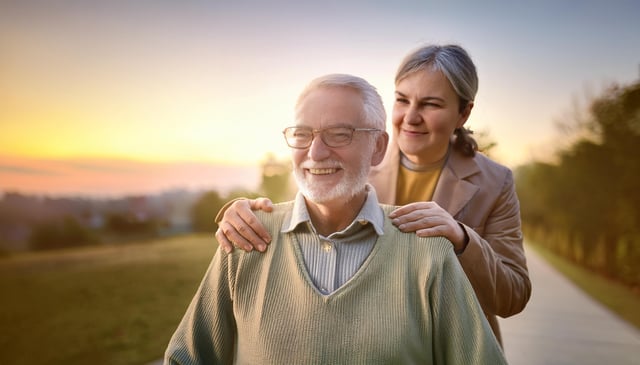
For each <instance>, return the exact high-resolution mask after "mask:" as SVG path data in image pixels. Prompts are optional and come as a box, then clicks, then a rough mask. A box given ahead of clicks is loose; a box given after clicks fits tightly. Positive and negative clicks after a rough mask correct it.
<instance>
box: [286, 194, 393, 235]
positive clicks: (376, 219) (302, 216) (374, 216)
mask: <svg viewBox="0 0 640 365" xmlns="http://www.w3.org/2000/svg"><path fill="white" fill-rule="evenodd" d="M365 189H366V190H367V199H366V200H365V202H364V205H363V206H362V209H361V210H360V212H359V213H358V215H357V216H356V218H355V219H354V220H353V222H351V224H350V225H349V226H348V227H347V228H345V229H344V230H343V231H342V232H345V231H348V230H349V229H351V227H353V225H354V224H359V225H366V224H367V223H371V225H373V228H374V229H375V231H376V233H377V234H378V236H382V234H383V233H384V231H383V229H382V227H383V226H384V213H383V211H382V208H381V207H380V205H379V204H378V197H377V196H376V190H375V189H374V188H373V186H372V185H371V184H366V186H365ZM305 222H309V224H310V225H311V226H312V227H313V224H311V218H310V217H309V211H308V210H307V205H306V204H305V201H304V196H303V195H302V193H301V192H299V191H298V193H297V194H296V198H295V200H294V202H293V209H292V211H291V215H290V216H288V219H285V220H284V222H283V224H282V228H281V232H291V231H293V230H294V229H295V228H296V227H297V226H298V225H300V224H301V223H305Z"/></svg>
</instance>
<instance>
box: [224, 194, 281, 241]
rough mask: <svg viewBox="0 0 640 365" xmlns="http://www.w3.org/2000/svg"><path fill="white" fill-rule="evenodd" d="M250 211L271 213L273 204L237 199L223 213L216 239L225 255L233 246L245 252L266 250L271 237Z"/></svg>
mask: <svg viewBox="0 0 640 365" xmlns="http://www.w3.org/2000/svg"><path fill="white" fill-rule="evenodd" d="M252 210H263V211H265V212H271V211H272V210H273V203H271V200H269V199H268V198H257V199H238V200H236V201H234V202H233V203H232V204H231V205H229V206H228V207H227V208H226V210H225V211H224V215H223V216H222V220H221V221H220V222H219V223H218V230H217V231H216V239H217V240H218V244H219V245H220V246H221V247H222V249H224V250H225V251H226V252H227V253H230V252H231V251H233V247H234V246H235V247H238V248H240V249H243V250H245V251H252V250H253V249H256V250H258V251H260V252H264V251H265V250H266V249H267V245H268V244H269V243H270V242H271V236H270V235H269V232H267V229H266V228H265V227H264V226H263V225H262V223H260V221H259V220H258V218H257V217H256V215H255V214H253V212H252Z"/></svg>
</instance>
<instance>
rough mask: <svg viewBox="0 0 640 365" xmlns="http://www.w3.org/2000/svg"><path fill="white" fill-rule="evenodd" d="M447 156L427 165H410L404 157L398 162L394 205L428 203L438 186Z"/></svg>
mask: <svg viewBox="0 0 640 365" xmlns="http://www.w3.org/2000/svg"><path fill="white" fill-rule="evenodd" d="M446 159H447V156H446V155H445V157H444V158H442V159H441V160H440V161H438V162H436V163H434V164H431V165H428V166H417V165H415V164H412V163H411V161H409V160H408V159H407V158H406V157H405V156H404V155H402V157H401V160H400V167H399V169H400V170H399V171H398V186H397V189H396V204H397V205H406V204H409V203H414V202H423V201H430V200H431V198H432V197H433V192H434V191H435V189H436V185H437V184H438V179H439V178H440V172H441V171H442V167H443V166H444V162H445V161H446Z"/></svg>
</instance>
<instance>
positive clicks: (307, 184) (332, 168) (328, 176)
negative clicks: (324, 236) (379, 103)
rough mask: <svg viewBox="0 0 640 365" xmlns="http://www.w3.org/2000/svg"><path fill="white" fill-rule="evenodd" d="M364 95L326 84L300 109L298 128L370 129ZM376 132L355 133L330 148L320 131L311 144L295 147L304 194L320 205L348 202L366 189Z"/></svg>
mask: <svg viewBox="0 0 640 365" xmlns="http://www.w3.org/2000/svg"><path fill="white" fill-rule="evenodd" d="M362 109H363V108H362V98H361V97H360V95H359V94H358V93H357V92H356V91H354V90H352V89H349V88H346V87H322V88H318V89H316V90H314V91H312V92H311V93H309V94H308V95H307V96H306V98H304V100H303V101H302V103H301V105H300V107H299V109H298V122H297V126H298V127H303V126H304V127H310V128H312V129H314V130H317V129H322V128H327V127H335V126H342V127H353V128H367V127H370V126H368V125H365V123H364V121H363V112H362ZM373 133H375V132H357V131H356V132H355V133H354V134H353V139H352V141H351V143H350V144H349V145H347V146H342V147H329V146H327V145H326V144H325V143H324V142H323V141H322V138H321V137H320V134H316V136H315V138H314V139H313V142H312V143H311V146H309V147H308V148H306V149H292V157H293V168H294V169H293V170H294V175H295V178H296V181H297V183H298V188H299V189H300V191H301V192H302V193H303V195H304V196H305V197H306V198H307V199H309V200H311V201H313V202H315V203H319V204H324V203H330V202H334V201H342V202H346V201H348V200H350V199H351V198H353V197H354V196H355V195H356V194H358V193H360V192H362V191H363V190H364V185H365V183H366V181H367V175H368V174H369V169H370V167H371V161H372V154H373V150H374V146H375V143H374V142H373V141H374V136H372V134H373Z"/></svg>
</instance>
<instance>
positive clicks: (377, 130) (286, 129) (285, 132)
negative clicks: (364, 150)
mask: <svg viewBox="0 0 640 365" xmlns="http://www.w3.org/2000/svg"><path fill="white" fill-rule="evenodd" d="M338 128H340V129H346V130H350V131H351V134H350V135H349V140H348V142H347V143H345V144H340V145H337V146H335V145H332V144H329V143H327V141H325V139H324V137H323V136H324V133H323V132H324V131H326V130H329V129H338ZM293 129H304V130H307V131H311V139H310V140H309V143H308V144H307V145H306V146H304V147H297V146H292V145H291V144H290V143H289V139H288V138H287V131H289V130H293ZM355 132H382V129H379V128H355V127H350V126H339V125H338V126H332V127H326V128H320V129H313V128H311V127H305V126H293V127H287V128H285V129H284V130H282V134H283V135H284V140H285V142H286V143H287V146H289V147H291V148H295V149H298V150H304V149H307V148H309V147H311V144H312V143H313V140H314V139H315V138H316V135H317V134H320V139H321V140H322V143H324V144H325V145H326V146H327V147H331V148H338V147H346V146H348V145H350V144H351V142H353V134H354V133H355Z"/></svg>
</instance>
